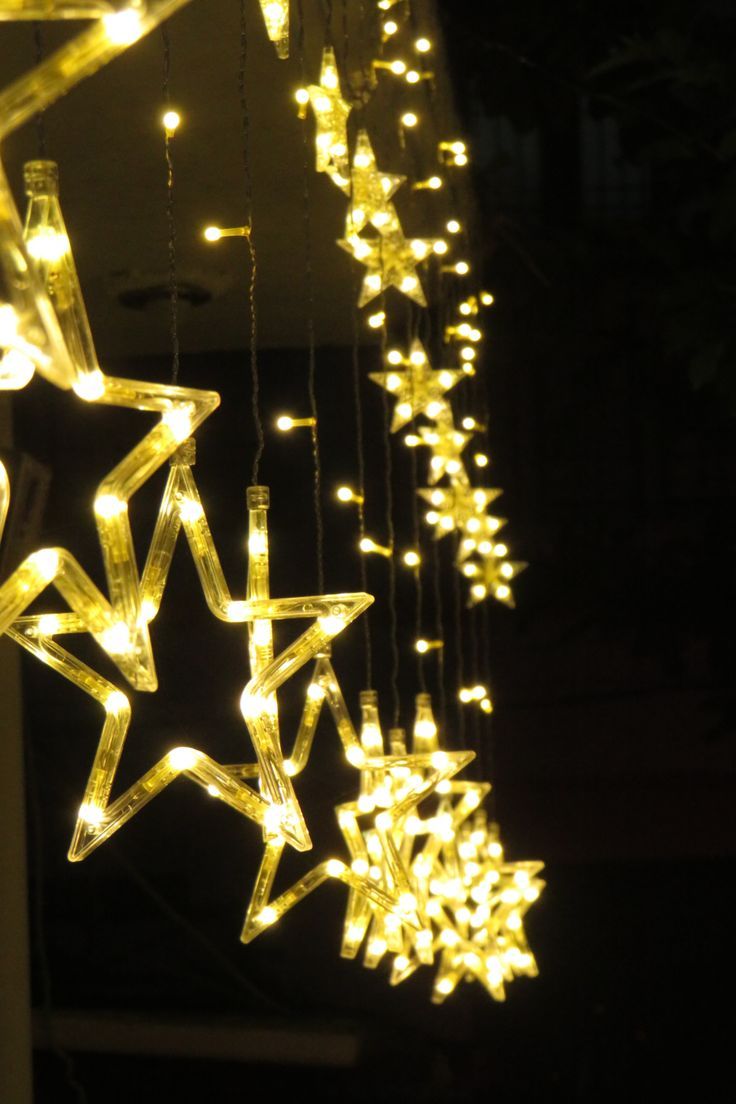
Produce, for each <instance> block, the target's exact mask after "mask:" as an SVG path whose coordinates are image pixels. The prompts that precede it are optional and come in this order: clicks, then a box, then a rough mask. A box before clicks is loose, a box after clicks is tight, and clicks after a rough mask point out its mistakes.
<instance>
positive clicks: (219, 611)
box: [0, 162, 372, 858]
mask: <svg viewBox="0 0 736 1104" xmlns="http://www.w3.org/2000/svg"><path fill="white" fill-rule="evenodd" d="M26 182H27V189H28V191H29V198H30V202H29V208H28V216H27V219H26V230H25V233H26V241H27V246H28V254H29V257H30V258H31V263H32V264H33V265H34V266H35V269H34V270H35V271H36V272H37V274H38V277H39V280H41V281H42V282H43V283H44V284H46V285H47V288H48V293H49V302H50V304H51V307H52V310H54V311H55V317H56V318H57V320H58V323H59V329H60V333H61V334H62V335H63V339H65V345H66V348H67V349H68V351H69V353H70V357H71V360H72V362H73V363H74V365H75V369H76V381H75V384H74V390H75V391H76V393H77V394H78V395H79V396H80V397H82V398H84V399H86V400H87V401H88V402H90V403H96V402H102V403H107V404H110V405H115V406H127V407H131V408H133V409H138V410H143V411H152V412H158V413H160V414H161V420H160V422H159V423H158V425H157V426H155V427H154V428H153V430H151V431H150V432H149V433H148V434H147V435H146V436H145V437H144V438H143V440H142V441H141V442H140V444H139V445H137V446H136V447H135V448H134V449H133V450H132V452H131V453H129V455H128V456H127V457H125V458H124V459H123V460H122V461H121V463H120V464H118V465H117V466H116V467H115V468H114V469H113V471H112V472H111V473H110V474H109V475H108V476H107V478H106V479H105V480H104V481H103V483H102V484H101V485H100V487H99V489H98V492H97V495H96V498H95V518H96V522H97V527H98V533H99V538H100V545H101V548H102V553H103V559H104V563H105V567H106V572H107V578H108V587H109V591H110V598H109V599H108V598H106V597H105V596H104V595H103V594H102V593H101V592H100V591H99V589H98V588H97V587H96V586H95V585H94V583H92V581H91V580H90V578H89V576H88V575H87V574H86V573H85V572H84V571H83V569H82V568H81V567H80V565H79V564H78V563H77V561H76V560H75V559H74V557H73V556H71V555H70V554H69V553H68V552H67V551H66V550H65V549H43V550H41V551H40V552H37V553H35V554H34V555H33V556H31V557H29V558H28V559H27V560H26V561H25V562H24V563H23V564H22V565H21V566H20V568H19V569H18V570H17V571H16V572H15V573H14V574H13V575H12V576H11V577H10V579H9V580H7V581H6V582H5V583H3V584H2V585H1V586H0V633H2V632H4V631H6V630H9V631H10V632H11V634H12V635H13V638H14V639H16V640H17V642H18V643H20V644H22V645H23V646H24V647H26V648H27V649H28V650H29V651H32V652H33V653H34V654H35V655H36V656H37V657H38V658H41V659H43V660H45V661H46V662H47V663H49V664H50V665H51V666H53V667H54V668H55V669H56V670H58V671H59V672H60V673H62V674H64V675H66V676H67V677H68V678H69V679H70V681H72V682H73V683H75V684H76V685H80V686H82V688H84V689H88V690H89V692H91V693H92V696H94V697H97V698H98V700H100V702H101V704H103V706H104V707H105V709H106V721H105V728H104V729H103V736H102V739H101V742H100V746H99V748H98V752H97V757H96V759H95V766H94V768H93V772H92V775H91V776H90V783H89V784H88V790H87V793H86V794H85V799H84V801H83V802H82V806H81V811H80V821H79V823H78V830H77V834H76V836H75V842H74V844H73V846H72V857H75V858H78V857H82V855H83V854H86V853H87V852H88V851H89V850H91V848H92V847H93V846H96V845H97V843H98V842H101V840H102V839H104V838H107V836H109V835H110V834H111V833H112V832H113V831H115V830H117V828H118V827H120V826H121V824H123V823H124V822H125V820H127V819H129V817H130V816H131V815H132V814H133V812H135V811H136V810H137V809H138V808H139V807H140V806H141V805H142V804H144V803H145V802H146V801H147V800H150V797H151V796H153V795H154V794H155V793H156V792H159V790H160V789H161V788H163V786H164V785H166V784H168V782H169V781H170V780H171V778H172V777H174V776H175V775H176V773H178V771H177V770H175V771H174V773H173V774H172V773H171V766H172V763H173V762H174V760H167V762H166V764H164V766H161V764H159V765H158V767H156V768H153V769H152V770H153V773H152V774H151V773H150V772H149V774H147V775H146V776H145V778H144V779H143V780H142V782H141V785H140V786H139V787H138V788H137V789H136V788H134V789H133V790H131V791H128V793H127V794H125V795H123V798H120V799H117V801H116V802H113V804H112V806H110V807H108V798H109V795H110V790H111V786H112V781H113V778H114V774H115V771H116V769H117V764H118V761H119V758H120V754H121V753H122V748H123V743H124V740H125V734H126V732H127V728H128V723H129V716H130V714H129V707H128V704H127V699H125V697H124V695H122V694H121V693H120V692H119V691H117V689H116V688H115V687H113V686H112V684H108V683H107V682H106V681H105V680H102V681H101V682H100V683H98V684H96V692H93V690H94V687H93V686H92V683H93V682H94V679H92V682H90V684H89V685H88V684H87V682H86V681H85V679H86V678H87V672H88V669H87V668H86V667H84V665H80V664H79V662H78V661H77V660H76V659H75V658H74V657H73V656H71V655H70V654H69V653H68V652H67V651H65V650H64V649H61V648H59V646H58V645H57V644H55V643H53V640H52V638H53V637H55V636H57V635H59V634H68V633H79V632H88V633H90V634H91V635H92V636H94V638H95V640H96V641H97V643H98V644H99V645H100V646H101V647H102V648H103V650H104V651H105V652H106V653H107V655H108V656H109V657H110V658H111V659H112V660H113V662H114V663H115V664H116V666H117V667H118V668H119V669H120V671H121V672H122V673H123V675H124V676H125V677H126V678H127V679H128V681H129V682H130V683H131V685H133V686H134V687H135V688H136V689H141V690H154V689H155V688H156V675H155V668H154V663H153V654H152V650H151V642H150V635H149V629H148V625H149V622H150V621H151V620H152V619H153V618H154V617H155V615H156V612H157V610H158V608H159V604H160V601H161V596H162V593H163V589H164V586H165V582H166V578H167V574H168V568H169V564H170V562H171V557H172V554H173V550H174V545H175V543H176V539H177V537H178V534H179V532H180V530H181V528H182V527H183V529H184V531H185V534H186V536H187V538H188V541H189V545H190V549H191V551H192V554H193V557H194V560H195V564H196V566H197V570H198V573H199V577H200V580H201V583H202V587H203V590H204V594H205V598H206V600H207V602H208V605H209V607H210V610H211V611H212V613H214V614H215V616H217V617H218V618H220V619H221V620H224V621H228V622H231V623H234V624H240V623H247V624H248V625H249V640H250V651H251V679H250V681H249V683H248V685H247V686H246V688H245V691H244V693H243V696H242V699H241V703H242V709H243V714H244V717H245V720H246V723H247V725H248V729H249V731H250V733H251V735H252V737H253V741H254V744H255V749H256V753H257V756H258V764H259V777H260V781H261V789H262V793H263V795H264V797H265V800H266V802H267V803H268V806H269V809H270V815H271V821H272V822H273V820H274V819H275V818H281V819H280V824H281V832H282V834H283V836H284V838H285V839H286V840H287V841H288V842H289V843H291V844H292V845H293V846H295V847H298V848H301V849H304V848H306V847H308V846H309V842H310V841H309V835H308V832H307V830H306V826H305V825H304V821H303V817H302V815H301V811H300V809H299V806H298V804H297V802H296V798H295V796H294V794H293V789H292V786H291V782H290V780H289V777H288V773H287V771H286V769H285V768H284V765H283V755H282V753H281V748H280V743H279V730H278V714H277V709H276V706H275V692H276V690H277V689H278V687H279V686H280V685H282V684H283V683H284V682H285V681H286V680H287V679H288V678H290V677H291V675H292V674H293V673H294V671H296V670H298V669H299V668H300V667H301V666H302V665H303V664H304V663H306V662H308V661H309V660H310V659H311V658H313V657H314V656H315V655H317V654H318V653H319V652H321V651H322V650H323V649H324V648H325V647H327V646H328V645H329V642H330V641H331V640H332V639H333V638H334V636H335V635H337V633H339V632H341V631H342V629H343V628H345V626H346V625H347V624H349V622H350V621H351V620H352V619H353V618H354V617H356V616H358V614H359V613H360V612H362V610H363V609H365V608H366V606H367V605H368V604H370V601H371V600H372V599H371V598H370V596H368V595H355V594H348V595H324V596H316V597H300V598H295V599H285V600H280V601H279V600H274V599H271V598H270V597H269V594H268V537H267V530H266V522H265V516H266V515H265V510H266V507H267V504H268V495H267V491H266V490H265V488H253V489H252V490H251V495H252V503H251V506H252V508H251V511H250V516H251V530H252V533H251V542H250V573H249V591H248V595H247V597H246V600H244V601H234V600H233V599H232V597H231V595H230V591H229V589H228V587H227V584H226V582H225V579H224V576H223V573H222V569H221V566H220V562H219V559H218V557H217V553H216V551H215V548H214V544H213V542H212V537H211V534H210V531H209V526H208V525H207V521H206V518H205V514H204V508H203V506H202V503H201V501H200V499H199V495H198V493H197V489H196V486H195V484H194V480H193V477H192V473H191V464H192V463H193V460H194V442H193V441H191V440H189V441H187V442H186V446H185V447H184V446H183V442H184V441H185V439H186V438H188V437H189V434H190V433H192V431H193V430H194V429H195V428H196V427H197V426H198V425H199V424H200V423H201V422H202V421H203V420H204V418H206V417H207V416H208V415H209V414H210V413H211V412H212V410H214V409H215V407H216V406H217V405H218V403H219V396H218V395H217V394H215V393H214V392H204V391H195V390H193V389H191V388H179V387H172V386H167V385H163V384H151V383H140V382H137V381H131V380H121V379H117V378H114V377H109V376H106V375H104V374H103V373H102V371H101V370H100V368H99V367H98V365H97V359H96V354H95V351H94V344H93V341H92V337H91V333H90V330H89V324H88V320H87V316H86V312H85V309H84V303H83V299H82V295H81V290H80V288H79V283H78V280H77V275H76V269H75V266H74V262H73V257H72V253H71V247H70V245H69V238H68V235H67V233H66V228H65V226H64V222H63V219H62V216H61V210H60V207H59V201H58V194H57V178H56V169H55V166H54V165H53V164H52V163H50V162H32V163H30V164H29V166H27V171H26ZM180 446H182V447H180ZM174 454H176V455H174ZM167 459H172V460H173V464H172V467H171V470H170V473H169V480H168V483H167V487H166V490H165V493H164V497H163V500H162V503H161V508H160V511H159V516H158V519H157V523H156V528H155V531H154V534H153V539H152V542H151V546H150V549H149V554H148V559H147V563H146V566H145V569H144V572H143V575H142V576H141V575H140V573H139V570H138V566H137V562H136V556H135V552H134V547H133V538H132V532H131V527H130V524H129V520H128V502H129V499H130V498H131V497H132V495H133V494H134V493H135V492H136V491H137V490H138V489H139V488H140V487H141V486H142V485H143V484H144V483H145V482H147V480H148V479H149V478H150V477H151V476H152V475H153V474H154V473H155V472H156V471H157V470H158V469H159V468H160V467H161V465H162V464H163V463H164V462H165V461H166V460H167ZM51 584H53V585H54V586H55V587H56V589H57V590H58V591H59V592H60V594H61V596H62V598H63V599H64V600H65V602H66V603H67V605H68V607H69V609H70V610H71V611H72V612H71V613H69V612H58V611H57V612H53V613H52V612H45V613H43V614H34V615H32V616H29V617H21V614H22V613H23V612H24V611H25V610H26V609H27V608H28V607H29V606H30V604H31V603H32V602H33V601H34V599H35V598H36V597H38V596H39V594H40V593H41V592H42V591H43V590H44V589H45V588H46V587H47V586H49V585H51ZM299 617H303V618H310V619H312V620H313V621H314V624H313V625H312V626H311V627H310V628H308V629H307V630H306V632H304V633H302V635H301V636H300V637H299V638H298V639H297V640H296V641H295V642H294V643H293V644H292V645H291V646H290V647H289V648H287V649H286V650H285V651H284V652H282V653H280V654H279V655H274V653H273V645H272V630H271V622H272V621H274V620H281V619H284V618H289V619H291V618H299ZM40 641H43V644H41V643H39V642H40ZM94 674H95V673H94V672H92V675H94ZM110 703H112V705H110ZM108 713H109V714H110V715H109V716H108ZM195 758H196V762H195V761H193V760H192V757H191V755H189V756H188V757H187V755H179V756H178V757H176V762H177V763H183V762H184V761H187V762H190V765H192V764H193V765H192V770H189V769H188V768H187V772H188V773H190V774H196V771H194V765H196V764H197V763H201V762H202V761H203V759H202V758H201V757H200V753H199V752H196V753H195ZM200 780H201V779H200ZM206 784H207V785H208V786H209V785H210V784H212V785H213V786H215V788H216V789H217V790H218V796H224V797H225V799H227V796H226V795H227V794H228V792H229V791H228V787H226V786H223V785H221V784H217V785H215V783H213V782H211V780H210V782H208V783H206ZM246 790H247V787H246V788H245V789H243V788H242V787H241V794H240V796H241V797H242V798H243V801H244V802H245V804H246V805H247V804H248V801H247V800H245V798H246V797H247V796H248V795H247V793H246ZM244 795H245V796H244ZM256 797H257V795H256ZM248 800H250V799H249V798H248ZM243 801H241V805H242V804H243ZM262 805H263V802H262V801H261V799H260V798H259V799H258V801H256V803H255V805H254V804H253V802H251V803H250V805H249V812H250V813H253V815H254V818H255V819H257V820H259V822H263V817H264V809H263V808H262Z"/></svg>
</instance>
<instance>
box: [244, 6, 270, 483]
mask: <svg viewBox="0 0 736 1104" xmlns="http://www.w3.org/2000/svg"><path fill="white" fill-rule="evenodd" d="M245 7H246V0H240V54H239V58H238V100H239V102H240V129H241V136H242V147H243V148H242V152H243V168H244V171H245V207H246V215H247V217H246V227H247V230H248V232H247V234H246V236H245V240H246V242H247V243H248V254H249V258H250V280H249V283H248V316H249V319H250V378H251V407H252V410H253V425H254V427H255V431H256V451H255V455H254V457H253V470H252V474H251V483H254V484H255V483H258V475H259V470H260V464H261V459H262V457H263V450H264V448H265V445H266V440H265V437H264V434H263V420H262V418H261V407H260V380H259V376H258V318H257V313H256V276H257V270H258V265H257V261H256V247H255V243H254V241H253V178H252V175H251V171H250V112H249V110H248V97H247V95H246V91H245V68H246V63H247V60H248V30H247V21H246V15H245Z"/></svg>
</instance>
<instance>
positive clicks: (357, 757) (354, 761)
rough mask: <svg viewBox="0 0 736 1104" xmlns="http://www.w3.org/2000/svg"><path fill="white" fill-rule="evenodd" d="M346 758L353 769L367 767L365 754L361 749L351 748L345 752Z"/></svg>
mask: <svg viewBox="0 0 736 1104" xmlns="http://www.w3.org/2000/svg"><path fill="white" fill-rule="evenodd" d="M345 758H346V759H347V761H348V763H350V765H351V766H352V767H358V768H360V767H362V766H364V765H365V752H364V751H363V749H362V748H359V747H349V748H348V749H347V751H346V752H345Z"/></svg>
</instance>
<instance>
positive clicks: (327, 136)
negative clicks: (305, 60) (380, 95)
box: [307, 46, 350, 187]
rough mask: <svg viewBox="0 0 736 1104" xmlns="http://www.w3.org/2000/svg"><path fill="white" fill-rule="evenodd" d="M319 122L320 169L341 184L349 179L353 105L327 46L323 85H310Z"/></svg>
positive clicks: (318, 161)
mask: <svg viewBox="0 0 736 1104" xmlns="http://www.w3.org/2000/svg"><path fill="white" fill-rule="evenodd" d="M307 93H308V95H309V102H310V104H311V106H312V110H313V112H314V118H315V122H316V124H317V133H316V136H315V146H316V151H317V172H325V173H329V174H330V176H331V177H332V178H333V179H334V181H335V183H336V184H337V185H338V186H339V187H344V185H345V183H347V182H348V181H349V170H348V129H347V124H348V115H349V114H350V104H349V103H348V102H347V100H344V99H343V98H342V94H341V92H340V76H339V73H338V69H337V61H336V60H335V51H334V50H333V48H332V47H331V46H325V48H324V50H323V51H322V68H321V69H320V75H319V84H310V85H309V86H308V87H307Z"/></svg>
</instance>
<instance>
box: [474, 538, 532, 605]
mask: <svg viewBox="0 0 736 1104" xmlns="http://www.w3.org/2000/svg"><path fill="white" fill-rule="evenodd" d="M494 547H498V546H494ZM525 567H527V564H526V563H523V562H522V561H520V560H507V559H505V558H502V557H500V556H498V555H496V554H495V553H494V552H491V553H489V554H488V555H485V556H481V557H480V559H478V560H469V561H467V562H466V563H465V564H464V565H463V569H462V570H463V575H465V576H466V578H467V579H469V580H470V596H469V600H468V604H469V605H471V606H475V605H477V603H478V602H482V601H484V599H485V598H487V597H488V595H489V594H490V595H492V596H493V597H494V598H496V599H497V600H498V601H499V602H503V603H504V605H507V606H511V607H513V606H514V605H515V603H514V595H513V591H512V589H511V580H512V579H515V578H516V576H517V575H519V574H520V573H521V572H522V571H523V570H524V568H525Z"/></svg>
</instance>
